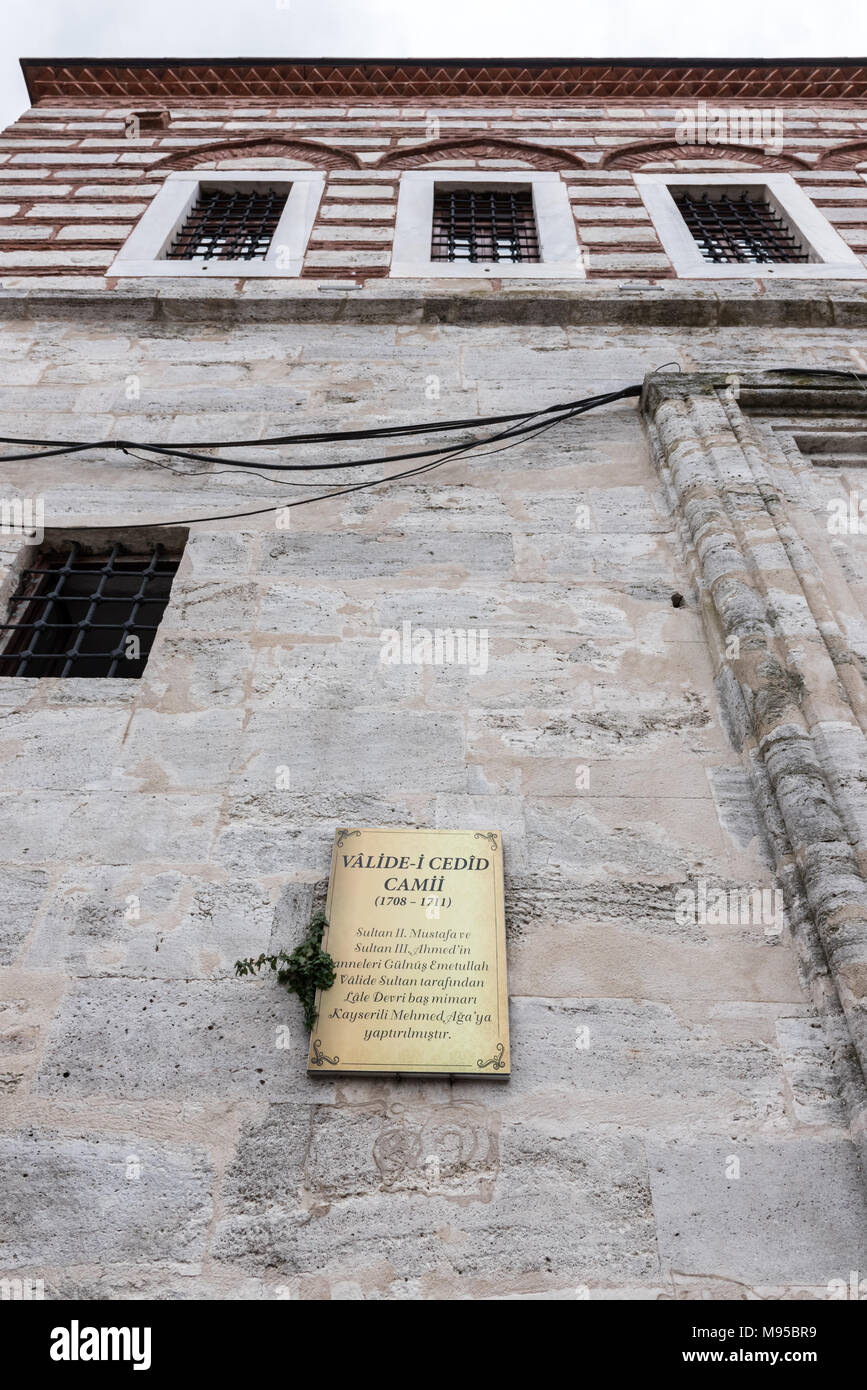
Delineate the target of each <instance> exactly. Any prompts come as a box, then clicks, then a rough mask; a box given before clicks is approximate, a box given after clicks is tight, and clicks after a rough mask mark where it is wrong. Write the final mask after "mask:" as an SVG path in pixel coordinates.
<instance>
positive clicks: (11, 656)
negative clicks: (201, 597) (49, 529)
mask: <svg viewBox="0 0 867 1390" xmlns="http://www.w3.org/2000/svg"><path fill="white" fill-rule="evenodd" d="M121 549H122V547H121V546H120V544H117V545H114V546H113V547H112V549H111V553H110V554H108V555H103V556H99V557H95V556H91V555H88V556H83V555H82V554H81V551H80V548H79V546H78V545H75V544H71V545H70V547H69V550H68V551H67V552H66V553H65V554H59V553H57V552H51V553H46V554H41V555H39V556H38V557H37V560H36V563H35V564H33V565H32V566H30V567H29V568H27V569H24V570H22V571H21V575H20V578H19V584H18V589H17V591H16V592H15V594H14V595H13V597H12V599H11V601H10V603H11V607H10V614H9V621H8V622H5V623H0V630H2V631H4V632H5V633H7V634H9V636H8V640H7V641H6V642H5V644H4V646H3V650H2V651H0V675H3V676H118V677H139V676H141V674H142V672H143V671H144V668H145V666H146V665H147V659H148V656H149V654H150V650H151V647H152V646H153V640H154V635H155V633H156V630H157V628H158V627H159V624H160V619H161V618H162V616H163V613H164V611H165V608H166V604H167V603H168V601H169V593H170V591H171V587H172V580H173V578H174V576H175V572H176V570H177V568H178V561H177V560H172V559H169V558H167V557H166V556H164V555H163V553H162V547H161V546H159V545H155V546H153V547H152V548H151V549H150V550H149V551H148V552H147V553H146V554H144V555H139V554H137V555H124V554H121Z"/></svg>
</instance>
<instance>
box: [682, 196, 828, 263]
mask: <svg viewBox="0 0 867 1390" xmlns="http://www.w3.org/2000/svg"><path fill="white" fill-rule="evenodd" d="M674 201H675V203H676V204H677V207H678V209H679V211H680V214H681V216H682V218H683V220H684V222H685V223H686V225H687V227H688V228H689V230H690V232H691V233H692V235H693V237H694V239H695V242H696V244H697V246H698V248H699V250H700V251H701V254H702V257H703V258H704V260H706V261H711V262H713V263H714V264H720V263H722V262H739V263H741V264H745V265H766V264H776V265H779V264H793V263H795V262H803V261H809V259H810V255H809V252H808V251H807V250H806V248H805V247H804V246H803V244H802V242H801V241H800V240H799V239H798V237H797V236H796V235H795V233H794V232H793V231H792V229H791V227H790V226H789V225H788V223H787V222H786V221H785V220H784V219H783V217H782V216H781V215H780V213H778V212H777V211H776V209H775V208H774V207H772V205H771V204H770V202H769V201H768V199H767V197H766V196H763V195H762V194H761V193H760V194H758V195H757V196H756V195H752V194H750V193H749V192H744V193H722V194H721V195H719V196H717V197H712V196H711V195H710V193H707V192H705V193H700V194H696V193H691V192H684V193H678V194H676V195H675V199H674Z"/></svg>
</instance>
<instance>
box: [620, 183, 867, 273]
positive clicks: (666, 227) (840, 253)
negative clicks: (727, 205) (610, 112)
mask: <svg viewBox="0 0 867 1390" xmlns="http://www.w3.org/2000/svg"><path fill="white" fill-rule="evenodd" d="M635 184H636V187H637V188H638V191H639V193H640V194H641V197H642V200H643V202H644V206H645V207H646V208H647V211H648V212H649V213H650V217H651V220H652V222H653V225H654V227H655V228H656V230H657V232H658V234H659V239H660V241H661V242H662V245H663V248H664V250H665V252H666V254H667V256H668V258H669V260H670V261H671V264H672V265H673V267H674V269H675V270H676V271H677V274H678V275H679V276H680V277H681V278H683V279H690V280H744V279H748V278H755V279H761V280H765V279H769V280H863V279H865V278H867V266H865V265H864V263H863V262H862V261H861V259H860V257H859V256H858V255H857V254H856V252H855V251H853V250H852V247H851V246H849V245H847V243H846V242H845V241H844V240H843V238H842V237H841V236H840V234H839V233H838V232H836V231H835V230H834V228H833V227H832V226H831V224H830V222H829V221H828V219H827V218H826V217H824V216H823V215H822V213H821V212H820V211H819V209H818V208H817V207H816V206H815V204H814V203H813V202H812V201H811V200H810V199H809V198H808V197H807V195H806V193H805V192H804V191H803V189H801V188H799V187H798V185H797V183H796V182H795V180H794V179H793V178H792V175H791V174H773V173H768V174H741V173H739V172H738V171H736V170H732V171H731V172H730V173H726V174H704V173H695V174H636V175H635ZM673 188H678V189H680V188H689V189H692V190H693V191H694V192H696V193H700V192H702V191H704V190H705V189H709V188H713V189H723V188H727V189H728V190H729V191H731V192H732V193H738V192H744V191H746V190H747V189H754V188H764V189H765V190H766V191H767V196H768V201H769V202H770V203H771V205H772V206H774V207H776V210H777V211H778V212H779V213H780V214H781V216H782V217H783V218H784V220H785V221H786V222H788V223H789V225H790V226H791V228H792V230H793V231H795V232H797V234H798V235H799V236H800V237H801V238H802V239H803V241H804V243H805V244H806V246H807V247H808V248H809V250H810V255H811V257H812V259H811V260H809V261H805V262H799V263H797V264H793V265H786V264H780V265H747V264H744V263H743V262H731V263H725V264H722V265H714V264H712V262H710V261H706V260H705V259H704V257H703V256H702V254H701V251H700V250H699V248H698V245H697V243H696V241H695V239H694V237H693V235H692V233H691V231H690V230H689V227H688V226H687V225H686V222H685V221H684V219H683V217H682V216H681V214H680V211H679V209H678V207H677V204H676V203H675V201H674V198H673V197H672V194H671V189H673Z"/></svg>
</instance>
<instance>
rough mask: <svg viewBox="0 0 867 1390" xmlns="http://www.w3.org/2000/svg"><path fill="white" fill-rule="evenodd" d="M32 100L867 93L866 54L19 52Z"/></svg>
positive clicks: (723, 97)
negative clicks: (475, 56) (455, 55)
mask: <svg viewBox="0 0 867 1390" xmlns="http://www.w3.org/2000/svg"><path fill="white" fill-rule="evenodd" d="M21 68H22V71H23V73H24V79H25V81H26V83H27V91H28V94H29V96H30V100H31V103H32V104H33V105H38V104H40V103H45V104H51V103H52V102H55V103H56V102H64V101H66V102H69V101H75V102H81V101H84V102H91V101H92V102H101V103H105V102H106V101H110V102H117V103H121V104H130V103H133V104H134V103H140V102H145V101H170V102H175V103H177V102H181V103H183V102H207V101H236V100H243V101H245V102H257V101H262V102H275V101H292V102H305V101H311V102H321V101H344V102H358V101H392V102H400V103H410V104H411V103H413V102H426V103H427V102H437V101H454V100H461V101H515V100H519V101H539V102H544V103H551V102H554V103H556V102H574V101H606V102H608V101H631V102H635V101H645V100H648V101H650V100H652V101H670V102H693V101H701V100H704V101H726V102H735V101H736V102H741V103H746V102H775V103H784V102H814V101H845V102H847V103H850V102H860V101H864V102H867V58H821V59H816V58H791V59H764V58H739V59H713V58H616V59H605V58H591V59H577V58H531V59H522V58H490V59H473V58H467V59H463V58H425V59H400V58H365V59H361V60H359V59H351V58H311V59H306V58H305V59H301V58H278V59H274V58H22V59H21Z"/></svg>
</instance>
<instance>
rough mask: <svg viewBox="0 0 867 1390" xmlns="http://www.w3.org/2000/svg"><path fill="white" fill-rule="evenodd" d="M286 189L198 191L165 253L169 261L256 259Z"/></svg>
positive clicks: (273, 229)
mask: <svg viewBox="0 0 867 1390" xmlns="http://www.w3.org/2000/svg"><path fill="white" fill-rule="evenodd" d="M288 196H289V189H288V187H285V186H284V187H283V188H266V189H265V190H264V191H262V190H258V191H257V190H255V189H252V190H249V191H248V190H247V189H245V188H243V187H242V188H237V189H229V188H200V189H199V193H198V197H197V198H196V201H195V202H194V203H193V206H192V207H191V208H190V211H189V212H188V213H187V216H186V217H185V219H184V221H183V222H182V223H181V226H180V227H179V229H178V230H177V232H176V233H175V235H174V237H173V238H172V242H171V245H170V246H169V248H168V250H167V251H166V253H165V255H166V260H169V261H197V260H202V261H262V260H264V259H265V257H266V256H267V254H268V248H269V247H270V245H271V242H272V241H273V239H274V233H275V232H276V230H277V223H278V222H279V221H280V217H281V215H282V213H283V209H284V208H285V206H286V199H287V198H288Z"/></svg>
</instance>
